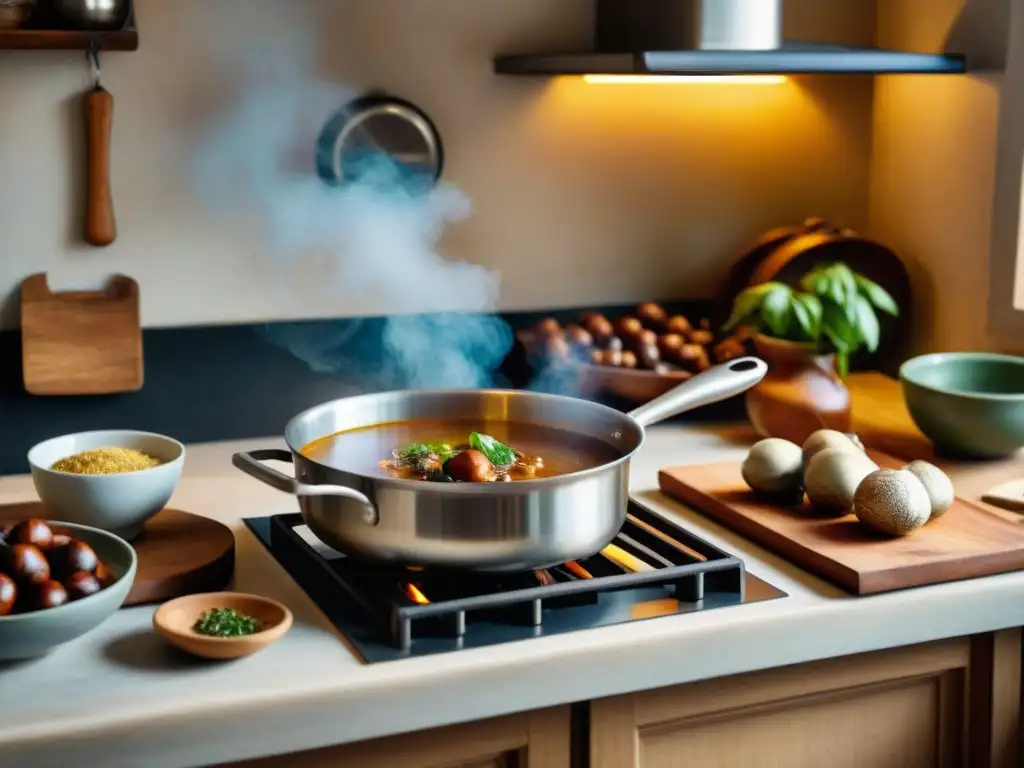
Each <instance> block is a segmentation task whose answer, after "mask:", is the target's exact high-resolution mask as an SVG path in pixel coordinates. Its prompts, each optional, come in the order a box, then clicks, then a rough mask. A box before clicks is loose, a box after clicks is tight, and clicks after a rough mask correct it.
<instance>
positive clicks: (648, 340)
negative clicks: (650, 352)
mask: <svg viewBox="0 0 1024 768" xmlns="http://www.w3.org/2000/svg"><path fill="white" fill-rule="evenodd" d="M633 344H634V346H635V347H637V348H640V347H656V346H658V334H656V333H655V332H654V331H651V330H647V329H646V328H645V329H644V330H642V331H640V333H639V334H637V336H636V339H634V341H633Z"/></svg>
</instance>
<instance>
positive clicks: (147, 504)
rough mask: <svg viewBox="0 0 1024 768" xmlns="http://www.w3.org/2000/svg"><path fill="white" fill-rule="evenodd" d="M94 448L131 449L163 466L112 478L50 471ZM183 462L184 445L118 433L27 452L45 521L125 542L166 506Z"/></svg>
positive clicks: (60, 440)
mask: <svg viewBox="0 0 1024 768" xmlns="http://www.w3.org/2000/svg"><path fill="white" fill-rule="evenodd" d="M96 448H134V449H135V450H138V451H142V452H143V453H145V454H148V455H150V456H153V457H154V458H157V459H160V460H161V461H162V462H163V463H162V464H160V465H159V466H156V467H152V468H151V469H143V470H140V471H138V472H122V473H120V474H116V475H76V474H72V473H70V472H55V471H54V470H52V469H50V467H52V466H53V465H54V464H55V463H56V462H58V461H60V460H61V459H64V458H67V457H68V456H73V455H75V454H76V453H81V452H82V451H88V450H93V449H96ZM184 462H185V446H183V445H182V444H181V443H179V442H178V441H177V440H174V439H172V438H170V437H164V436H163V435H157V434H153V433H152V432H135V431H132V430H122V429H112V430H104V431H100V432H79V433H78V434H74V435H64V436H63V437H55V438H53V439H52V440H47V441H46V442H43V443H39V445H37V446H35V447H34V448H33V449H32V450H30V451H29V452H28V463H29V466H30V467H31V468H32V481H33V483H35V486H36V493H38V494H39V498H40V500H41V501H42V502H43V506H44V507H45V508H46V515H47V517H50V518H52V519H54V520H62V521H66V522H69V523H76V524H78V525H88V526H91V527H93V528H99V529H101V530H104V531H109V532H111V533H114V534H117V535H118V536H120V537H122V538H124V539H128V540H129V541H131V540H132V539H134V538H136V537H138V535H139V534H140V533H142V529H143V528H144V527H145V525H146V521H147V520H149V519H150V518H151V517H153V515H155V514H156V513H157V512H159V511H160V510H161V509H163V508H164V506H165V505H166V504H167V501H168V499H170V498H171V494H172V493H174V489H175V488H176V487H177V485H178V480H179V479H180V478H181V467H182V465H183V464H184Z"/></svg>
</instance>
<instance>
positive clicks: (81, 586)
mask: <svg viewBox="0 0 1024 768" xmlns="http://www.w3.org/2000/svg"><path fill="white" fill-rule="evenodd" d="M64 589H66V590H67V593H68V597H69V598H70V599H71V600H81V599H82V598H83V597H89V595H95V594H96V593H97V592H99V591H100V590H101V589H103V585H102V584H100V580H99V579H97V578H96V577H95V576H94V575H93V574H91V573H86V572H85V571H78V572H77V573H73V574H71V576H69V577H68V579H67V581H65V582H64Z"/></svg>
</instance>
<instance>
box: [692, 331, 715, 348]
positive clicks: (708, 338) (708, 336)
mask: <svg viewBox="0 0 1024 768" xmlns="http://www.w3.org/2000/svg"><path fill="white" fill-rule="evenodd" d="M714 340H715V334H713V333H712V332H711V331H705V330H701V331H693V332H692V333H691V334H690V342H691V343H692V344H700V345H702V346H707V345H709V344H711V343H712V342H714Z"/></svg>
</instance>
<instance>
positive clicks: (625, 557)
mask: <svg viewBox="0 0 1024 768" xmlns="http://www.w3.org/2000/svg"><path fill="white" fill-rule="evenodd" d="M601 554H602V555H604V556H605V557H607V558H608V559H609V560H611V561H612V562H613V563H617V564H618V565H621V566H622V567H623V568H625V569H626V570H627V571H632V572H633V573H644V572H648V571H653V570H654V566H651V565H648V564H647V563H645V562H644V561H643V560H641V559H640V558H638V557H635V556H634V555H631V554H630V553H629V552H627V551H626V550H624V549H622V547H617V546H615V545H614V544H609V545H608V546H607V547H605V548H604V549H602V550H601Z"/></svg>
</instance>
